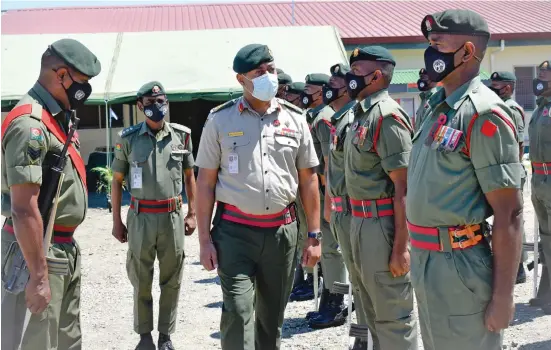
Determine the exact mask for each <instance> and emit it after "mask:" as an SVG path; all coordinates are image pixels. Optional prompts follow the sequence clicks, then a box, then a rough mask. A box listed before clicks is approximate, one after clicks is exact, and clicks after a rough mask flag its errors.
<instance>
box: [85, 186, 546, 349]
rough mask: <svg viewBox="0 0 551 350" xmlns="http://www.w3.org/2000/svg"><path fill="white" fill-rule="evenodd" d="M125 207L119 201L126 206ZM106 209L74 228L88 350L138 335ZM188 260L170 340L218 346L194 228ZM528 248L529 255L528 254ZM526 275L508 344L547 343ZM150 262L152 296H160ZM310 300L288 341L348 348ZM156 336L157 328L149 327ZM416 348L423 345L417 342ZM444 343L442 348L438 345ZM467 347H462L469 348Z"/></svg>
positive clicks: (528, 208)
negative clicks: (309, 321)
mask: <svg viewBox="0 0 551 350" xmlns="http://www.w3.org/2000/svg"><path fill="white" fill-rule="evenodd" d="M529 198H530V193H529V190H527V192H526V193H525V221H526V231H527V232H526V233H527V237H528V241H530V242H531V241H533V221H534V219H533V215H534V212H533V209H532V204H531V202H530V199H529ZM126 211H127V207H125V208H124V209H123V212H124V213H126ZM111 225H112V220H111V214H110V213H109V212H108V211H107V210H105V209H94V208H92V209H90V210H89V212H88V217H87V218H86V220H85V222H84V223H83V224H82V226H81V227H80V228H79V230H78V232H77V239H78V242H79V244H80V247H81V249H82V273H83V277H82V301H81V309H82V330H83V337H84V339H83V340H84V346H83V348H84V349H85V350H107V349H117V350H118V349H129V350H130V349H134V346H135V345H136V343H137V340H138V336H137V335H136V334H134V332H133V331H132V288H131V285H130V283H129V282H128V278H127V276H126V270H125V259H126V245H124V244H120V243H118V242H117V241H116V240H115V239H114V238H113V237H112V236H111ZM185 246H186V248H185V251H186V260H185V271H184V279H183V282H182V290H181V299H180V304H179V310H178V313H179V315H178V324H177V330H176V333H175V334H174V335H173V342H174V345H175V347H176V348H177V349H193V350H200V349H219V348H220V333H219V321H220V310H221V290H220V286H219V280H218V278H217V276H216V274H215V273H214V272H207V271H205V270H204V269H203V267H202V266H201V265H200V263H199V245H198V240H197V233H194V235H193V236H191V237H189V238H186V244H185ZM531 256H532V255H531V254H530V259H529V261H531V259H532V258H531ZM528 277H529V279H528V282H527V283H525V284H522V285H519V286H517V287H516V289H515V300H516V303H517V312H516V315H515V319H514V322H513V324H512V326H511V327H510V328H509V329H508V330H507V331H506V333H505V342H504V348H506V349H509V348H510V349H523V350H535V349H548V350H549V349H551V333H550V329H551V316H545V315H544V314H543V313H542V312H541V310H539V309H536V308H531V307H529V306H528V305H527V302H528V300H529V299H530V297H531V296H532V277H533V275H532V273H531V272H530V273H529V274H528ZM157 278H158V270H157V269H156V270H155V281H154V283H153V284H154V288H153V297H154V300H156V302H155V304H154V305H155V309H157V305H158V304H157V300H158V297H159V287H158V279H157ZM312 308H313V301H306V302H301V303H289V305H288V307H287V311H286V320H285V324H284V329H283V344H284V348H285V349H296V350H299V349H345V344H346V341H347V340H346V339H345V333H346V332H347V328H346V326H341V327H338V328H331V329H326V330H320V331H315V330H311V329H309V328H308V327H307V325H306V322H305V321H304V318H303V317H304V315H305V313H306V312H307V311H309V310H311V309H312ZM154 338H155V340H156V338H157V333H156V332H155V333H154ZM419 349H422V346H420V348H419ZM438 350H445V349H438ZM466 350H467V349H466Z"/></svg>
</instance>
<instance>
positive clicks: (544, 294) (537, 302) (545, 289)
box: [528, 264, 551, 307]
mask: <svg viewBox="0 0 551 350" xmlns="http://www.w3.org/2000/svg"><path fill="white" fill-rule="evenodd" d="M549 287H550V285H549V272H548V270H547V265H545V264H544V265H543V268H542V269H541V279H540V285H539V287H538V294H537V295H536V297H535V298H532V299H530V301H529V302H528V303H529V304H530V306H534V307H542V306H544V305H546V304H549V303H551V293H550V291H549Z"/></svg>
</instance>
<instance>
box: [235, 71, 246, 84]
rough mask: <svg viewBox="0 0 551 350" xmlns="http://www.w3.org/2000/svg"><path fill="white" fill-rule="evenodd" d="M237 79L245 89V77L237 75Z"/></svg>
mask: <svg viewBox="0 0 551 350" xmlns="http://www.w3.org/2000/svg"><path fill="white" fill-rule="evenodd" d="M235 78H236V79H237V82H238V83H239V85H241V86H243V87H245V82H244V81H243V80H244V79H245V78H244V77H243V74H236V75H235Z"/></svg>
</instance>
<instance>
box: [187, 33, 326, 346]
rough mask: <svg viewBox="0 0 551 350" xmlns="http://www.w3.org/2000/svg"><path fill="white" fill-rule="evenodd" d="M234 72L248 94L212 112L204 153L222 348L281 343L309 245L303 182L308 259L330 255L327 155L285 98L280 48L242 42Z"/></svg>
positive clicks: (206, 260) (209, 262) (203, 199)
mask: <svg viewBox="0 0 551 350" xmlns="http://www.w3.org/2000/svg"><path fill="white" fill-rule="evenodd" d="M233 70H234V71H235V72H236V73H237V75H236V78H237V81H238V82H239V84H241V85H242V86H243V90H244V91H243V97H241V98H238V99H236V100H232V101H229V102H228V103H225V104H223V105H221V106H219V107H217V108H215V109H213V110H212V111H211V113H210V115H209V117H208V119H207V122H206V124H205V127H204V129H203V134H202V135H201V142H200V144H199V152H198V154H197V165H198V166H199V168H200V169H199V179H198V183H197V187H198V190H199V191H200V193H201V196H200V197H198V198H197V210H198V225H199V240H200V256H201V263H202V264H203V266H204V267H205V268H206V269H207V270H209V271H210V270H213V269H215V268H216V269H217V272H218V276H219V277H220V282H221V287H222V293H223V305H222V319H221V322H220V333H221V343H222V349H223V350H228V349H232V350H233V349H235V350H237V349H239V350H252V349H266V350H276V349H280V347H281V327H282V324H283V318H284V311H285V306H286V305H287V301H288V299H289V294H290V292H291V285H292V282H293V274H294V269H295V262H296V257H297V254H298V250H300V249H301V248H302V246H303V244H302V239H301V237H299V235H298V229H297V222H296V208H295V204H294V202H295V199H296V197H297V191H298V190H300V193H301V198H302V200H303V205H304V209H305V211H306V214H307V215H306V217H307V220H308V231H309V232H308V240H307V241H306V244H305V245H304V249H303V264H304V265H307V266H310V267H312V266H314V265H315V264H317V262H318V260H319V256H320V254H321V252H320V243H319V240H320V239H321V238H322V234H321V231H320V229H319V216H320V213H319V193H318V181H317V177H316V174H315V168H316V167H317V166H318V164H319V162H318V159H317V156H316V152H315V148H314V145H313V142H312V138H311V136H310V133H309V132H308V126H307V124H306V121H305V120H304V118H303V117H302V115H301V110H300V109H298V108H296V107H295V106H293V105H292V104H290V103H287V102H286V101H284V100H280V99H276V98H275V95H276V93H277V88H278V84H277V83H278V81H277V76H276V75H275V74H274V73H275V63H274V58H273V56H272V53H271V51H270V49H269V48H268V47H267V46H266V45H260V44H250V45H247V46H245V47H243V48H241V49H240V50H239V51H238V52H237V54H236V56H235V58H234V61H233ZM215 201H216V215H215V218H214V221H213V222H212V224H213V228H212V231H211V218H212V212H213V207H214V205H215ZM253 315H254V317H255V319H253Z"/></svg>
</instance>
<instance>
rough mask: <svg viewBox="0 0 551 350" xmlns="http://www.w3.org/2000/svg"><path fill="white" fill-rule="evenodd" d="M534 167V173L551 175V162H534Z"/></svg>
mask: <svg viewBox="0 0 551 350" xmlns="http://www.w3.org/2000/svg"><path fill="white" fill-rule="evenodd" d="M532 169H534V174H538V175H549V174H551V163H536V162H532Z"/></svg>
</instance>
